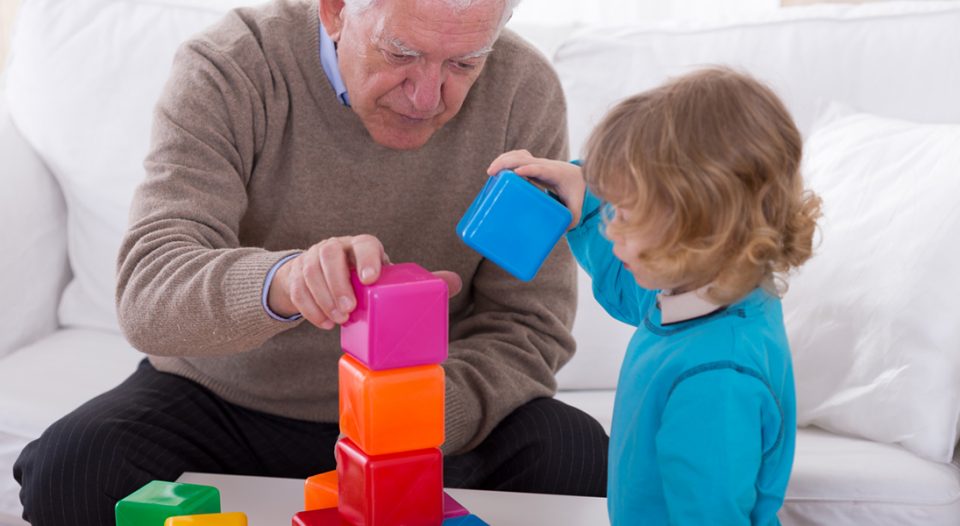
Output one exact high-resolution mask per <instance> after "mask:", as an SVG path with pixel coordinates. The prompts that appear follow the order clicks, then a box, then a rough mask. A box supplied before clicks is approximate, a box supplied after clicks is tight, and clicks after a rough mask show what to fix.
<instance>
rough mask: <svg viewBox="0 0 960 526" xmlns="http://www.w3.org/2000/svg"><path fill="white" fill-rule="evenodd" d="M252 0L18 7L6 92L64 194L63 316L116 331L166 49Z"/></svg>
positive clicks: (46, 0) (43, 0)
mask: <svg viewBox="0 0 960 526" xmlns="http://www.w3.org/2000/svg"><path fill="white" fill-rule="evenodd" d="M249 3H256V2H254V1H249V0H248V1H241V0H236V1H229V0H196V1H192V2H186V1H181V2H172V1H166V2H164V1H158V0H130V1H122V2H121V1H116V0H71V1H70V2H63V1H61V0H32V1H30V2H25V3H24V4H23V6H22V7H21V9H20V15H19V19H18V21H17V27H16V29H15V33H14V40H13V44H12V55H11V62H10V66H9V70H8V72H7V73H8V78H7V90H8V99H9V101H10V108H11V114H12V116H13V119H14V122H15V123H16V124H17V126H18V127H19V128H20V130H21V131H22V133H23V135H24V136H25V137H26V139H27V140H28V141H29V142H30V144H31V145H32V146H33V147H34V148H35V149H36V151H37V152H38V153H39V155H40V157H41V158H42V159H43V160H44V162H45V163H46V164H47V166H48V167H49V168H50V170H51V171H52V173H53V174H54V176H55V177H56V178H57V180H58V181H59V183H60V185H61V186H62V189H63V193H64V196H65V198H66V203H67V207H68V217H67V221H68V231H67V233H68V244H69V245H68V246H69V258H70V265H71V268H72V270H73V274H74V277H73V279H72V281H71V282H70V284H69V285H68V287H67V290H66V292H65V293H64V295H63V298H62V302H61V304H60V322H61V323H62V324H63V325H66V326H76V327H89V328H102V329H110V330H118V329H117V322H116V315H115V311H114V300H113V296H114V284H115V270H116V257H117V253H118V251H119V246H120V240H121V238H122V236H123V233H124V232H125V230H126V226H127V211H128V207H129V203H130V199H131V197H132V194H133V190H134V188H135V187H136V185H137V184H138V183H139V182H140V181H141V180H142V179H143V176H144V172H143V167H142V164H143V159H144V157H145V156H146V153H147V148H148V144H149V139H150V137H149V135H150V125H151V121H152V110H153V106H154V104H155V102H156V99H157V98H158V97H159V94H160V91H161V89H162V88H163V86H164V83H165V81H166V79H167V74H168V71H169V68H170V64H171V61H172V59H173V54H174V51H175V50H176V48H177V46H178V45H179V43H180V42H182V41H183V40H185V39H186V38H187V37H189V36H190V35H192V34H194V33H196V32H198V31H200V30H201V29H203V28H205V27H206V26H208V25H210V24H212V23H214V22H215V21H217V20H218V19H219V18H221V17H222V16H223V14H224V12H225V11H226V10H227V8H228V7H230V6H233V5H238V4H249ZM86 72H93V73H86Z"/></svg>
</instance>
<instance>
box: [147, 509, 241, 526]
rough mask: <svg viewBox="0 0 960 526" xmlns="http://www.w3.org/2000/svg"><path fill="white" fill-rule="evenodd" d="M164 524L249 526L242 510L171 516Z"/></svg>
mask: <svg viewBox="0 0 960 526" xmlns="http://www.w3.org/2000/svg"><path fill="white" fill-rule="evenodd" d="M163 526H247V515H246V514H245V513H240V512H236V511H235V512H230V513H205V514H203V515H181V516H179V517H170V518H169V519H167V521H166V522H164V523H163Z"/></svg>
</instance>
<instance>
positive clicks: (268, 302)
mask: <svg viewBox="0 0 960 526" xmlns="http://www.w3.org/2000/svg"><path fill="white" fill-rule="evenodd" d="M299 255H300V253H299V252H298V253H296V254H291V255H289V256H287V257H285V258H283V259H281V260H280V261H277V262H276V263H275V264H274V265H273V267H272V268H271V269H270V272H268V273H267V277H266V278H265V279H264V284H263V309H264V310H265V311H266V312H267V314H268V315H269V316H270V317H271V318H273V319H275V320H277V321H296V320H299V319H300V318H302V316H301V315H300V313H299V312H298V311H297V307H296V306H295V305H294V304H293V302H292V301H290V293H289V292H288V291H287V290H286V287H285V286H284V283H286V275H287V272H288V271H289V266H287V264H288V263H289V262H290V261H292V260H293V259H295V258H296V257H297V256H299Z"/></svg>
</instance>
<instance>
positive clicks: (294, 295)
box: [287, 258, 333, 330]
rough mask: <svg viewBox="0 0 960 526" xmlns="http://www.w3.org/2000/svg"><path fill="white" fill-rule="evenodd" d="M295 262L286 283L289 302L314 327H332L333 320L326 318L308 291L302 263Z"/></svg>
mask: <svg viewBox="0 0 960 526" xmlns="http://www.w3.org/2000/svg"><path fill="white" fill-rule="evenodd" d="M297 259H300V258H297ZM295 264H296V267H295V268H293V269H291V271H290V281H289V283H288V285H287V289H288V291H289V294H290V302H291V303H293V305H294V307H296V309H297V311H298V312H300V314H301V315H302V316H303V317H304V318H305V319H306V320H307V321H309V322H310V323H312V324H313V325H315V326H316V327H319V328H321V329H326V330H329V329H332V328H333V322H332V321H330V319H328V318H327V316H326V315H325V314H324V313H323V310H322V309H320V306H319V305H317V302H316V301H315V300H314V299H313V294H311V293H310V289H309V288H308V287H307V282H306V280H305V279H304V277H303V266H302V264H301V263H300V262H296V260H295Z"/></svg>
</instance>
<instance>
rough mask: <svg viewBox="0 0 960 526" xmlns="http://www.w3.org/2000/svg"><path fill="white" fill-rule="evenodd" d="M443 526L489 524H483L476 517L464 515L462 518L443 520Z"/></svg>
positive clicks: (482, 525) (487, 525)
mask: <svg viewBox="0 0 960 526" xmlns="http://www.w3.org/2000/svg"><path fill="white" fill-rule="evenodd" d="M443 526H490V525H489V524H487V523H485V522H483V521H482V520H481V519H480V517H477V516H476V515H464V516H463V517H454V518H452V519H445V520H444V521H443Z"/></svg>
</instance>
